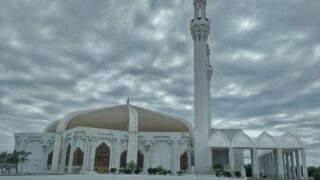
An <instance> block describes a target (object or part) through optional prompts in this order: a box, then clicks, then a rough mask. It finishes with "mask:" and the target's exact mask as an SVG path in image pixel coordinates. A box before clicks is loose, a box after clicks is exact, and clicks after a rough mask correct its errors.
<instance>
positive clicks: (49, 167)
mask: <svg viewBox="0 0 320 180" xmlns="http://www.w3.org/2000/svg"><path fill="white" fill-rule="evenodd" d="M52 156H53V151H51V152H50V153H49V154H48V160H47V169H51V165H52Z"/></svg>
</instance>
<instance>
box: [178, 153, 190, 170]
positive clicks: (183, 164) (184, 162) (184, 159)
mask: <svg viewBox="0 0 320 180" xmlns="http://www.w3.org/2000/svg"><path fill="white" fill-rule="evenodd" d="M187 169H188V154H187V153H186V152H184V153H183V154H182V155H181V156H180V170H183V171H185V170H187Z"/></svg>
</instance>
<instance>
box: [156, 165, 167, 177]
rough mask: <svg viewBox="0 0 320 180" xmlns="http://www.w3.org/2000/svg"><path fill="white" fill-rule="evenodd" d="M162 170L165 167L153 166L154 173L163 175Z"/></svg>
mask: <svg viewBox="0 0 320 180" xmlns="http://www.w3.org/2000/svg"><path fill="white" fill-rule="evenodd" d="M164 171H165V169H163V168H162V166H158V167H156V168H155V174H159V175H165V174H164Z"/></svg>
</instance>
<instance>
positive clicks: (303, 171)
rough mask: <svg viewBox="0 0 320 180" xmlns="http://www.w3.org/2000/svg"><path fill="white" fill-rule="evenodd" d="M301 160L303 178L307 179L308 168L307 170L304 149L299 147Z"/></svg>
mask: <svg viewBox="0 0 320 180" xmlns="http://www.w3.org/2000/svg"><path fill="white" fill-rule="evenodd" d="M300 152H301V161H302V173H303V179H308V170H307V160H306V151H305V149H304V148H303V149H301V151H300Z"/></svg>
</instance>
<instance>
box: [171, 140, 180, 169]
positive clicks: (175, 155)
mask: <svg viewBox="0 0 320 180" xmlns="http://www.w3.org/2000/svg"><path fill="white" fill-rule="evenodd" d="M173 148H174V155H173V158H174V162H173V171H172V172H173V173H174V172H177V171H178V161H180V156H179V154H178V141H177V139H175V140H174V147H173Z"/></svg>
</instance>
